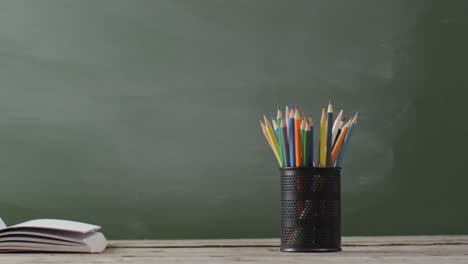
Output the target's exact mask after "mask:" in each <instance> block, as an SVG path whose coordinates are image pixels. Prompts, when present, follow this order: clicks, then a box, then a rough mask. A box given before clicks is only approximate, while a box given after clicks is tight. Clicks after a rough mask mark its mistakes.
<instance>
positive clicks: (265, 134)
mask: <svg viewBox="0 0 468 264" xmlns="http://www.w3.org/2000/svg"><path fill="white" fill-rule="evenodd" d="M260 126H261V127H262V132H263V135H264V136H265V138H266V140H267V141H268V145H270V148H271V150H273V153H274V154H275V156H276V160H277V161H278V163H279V165H280V166H281V162H280V157H279V156H278V153H277V152H276V151H275V147H274V146H273V144H272V143H271V140H270V137H269V136H268V134H267V132H266V129H265V125H264V124H263V123H262V120H260Z"/></svg>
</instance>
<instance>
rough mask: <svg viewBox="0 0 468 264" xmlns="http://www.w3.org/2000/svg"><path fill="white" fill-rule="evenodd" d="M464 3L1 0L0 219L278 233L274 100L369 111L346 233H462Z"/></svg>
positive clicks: (347, 200)
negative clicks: (271, 132)
mask: <svg viewBox="0 0 468 264" xmlns="http://www.w3.org/2000/svg"><path fill="white" fill-rule="evenodd" d="M467 11H468V1H456V0H451V1H436V0H434V1H431V0H424V1H417V0H415V1H406V0H397V1H374V0H358V1H347V0H343V1H332V0H324V1H306V0H304V1H293V0H289V1H286V0H257V1H251V0H240V1H220V0H197V1H192V0H186V1H180V0H160V1H140V0H133V1H131V0H127V1H123V0H103V1H94V0H81V1H71V0H70V1H62V0H57V1H52V0H50V1H48V0H42V1H35V0H29V1H26V0H25V1H19V0H9V1H7V0H6V1H1V2H0V146H1V147H0V179H1V184H0V216H1V217H2V218H3V219H4V220H5V221H6V222H7V223H10V224H12V223H16V222H20V221H23V220H28V219H32V218H44V217H49V218H64V219H75V220H80V221H85V222H91V223H95V224H99V225H102V226H103V228H104V232H105V233H106V234H107V236H108V237H109V238H112V239H123V238H126V239H131V238H133V239H136V238H139V239H142V238H155V239H156V238H161V239H167V238H234V237H235V238H237V237H278V236H279V226H280V212H279V208H280V202H279V201H280V192H279V172H278V170H277V168H276V162H275V159H274V156H273V155H272V153H271V151H270V150H269V148H268V146H267V144H266V142H265V140H264V138H263V135H262V132H261V130H260V128H259V125H258V119H259V118H260V117H261V116H262V115H263V114H273V113H274V110H275V108H276V106H277V104H282V105H285V104H290V103H294V104H299V105H302V106H303V109H304V110H306V111H308V112H312V113H313V114H314V116H315V117H318V115H319V112H320V109H321V107H322V106H324V104H326V103H327V102H328V100H329V99H331V100H332V101H333V102H334V104H335V109H340V108H343V109H345V111H347V113H348V114H349V113H350V112H351V111H360V113H361V114H360V123H359V126H358V127H357V129H356V130H355V132H354V137H353V142H352V144H351V145H350V147H349V149H348V152H347V154H348V155H347V157H346V159H345V161H344V164H343V171H342V175H343V187H342V188H343V190H342V194H343V195H342V198H343V214H342V217H343V233H344V235H405V234H408V235H409V234H462V233H464V234H466V233H468V225H467V224H466V223H468V211H467V210H466V205H465V202H466V201H467V200H468V194H467V193H468V192H467V191H466V188H468V176H467V173H466V168H465V167H466V162H467V161H468V160H467V155H466V151H465V150H466V149H467V148H468V140H467V137H466V136H465V135H466V134H467V133H468V125H467V122H466V118H465V117H466V114H467V113H468V104H467V103H466V102H465V101H466V100H467V98H468V90H467V87H468V74H467V69H468V48H467V47H468V33H467V28H468V12H467Z"/></svg>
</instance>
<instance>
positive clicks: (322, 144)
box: [319, 108, 327, 167]
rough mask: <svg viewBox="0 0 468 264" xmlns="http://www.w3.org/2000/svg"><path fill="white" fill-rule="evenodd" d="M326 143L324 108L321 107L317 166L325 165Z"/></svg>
mask: <svg viewBox="0 0 468 264" xmlns="http://www.w3.org/2000/svg"><path fill="white" fill-rule="evenodd" d="M326 145H327V118H326V117H325V108H322V118H321V119H320V146H319V159H320V160H319V166H320V167H325V166H327V158H326V155H327V154H326Z"/></svg>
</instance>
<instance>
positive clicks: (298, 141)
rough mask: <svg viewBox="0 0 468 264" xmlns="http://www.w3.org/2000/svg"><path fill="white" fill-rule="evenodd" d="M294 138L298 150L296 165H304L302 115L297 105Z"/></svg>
mask: <svg viewBox="0 0 468 264" xmlns="http://www.w3.org/2000/svg"><path fill="white" fill-rule="evenodd" d="M294 140H295V151H296V167H302V146H301V140H302V139H301V117H300V115H299V109H298V107H297V106H296V113H295V115H294Z"/></svg>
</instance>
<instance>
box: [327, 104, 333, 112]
mask: <svg viewBox="0 0 468 264" xmlns="http://www.w3.org/2000/svg"><path fill="white" fill-rule="evenodd" d="M327 112H328V113H333V106H332V104H331V102H330V103H328V111H327Z"/></svg>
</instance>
